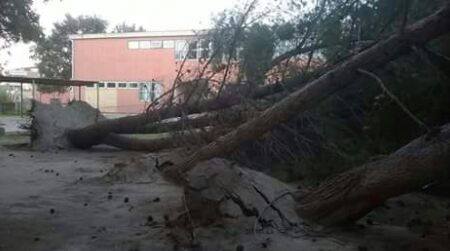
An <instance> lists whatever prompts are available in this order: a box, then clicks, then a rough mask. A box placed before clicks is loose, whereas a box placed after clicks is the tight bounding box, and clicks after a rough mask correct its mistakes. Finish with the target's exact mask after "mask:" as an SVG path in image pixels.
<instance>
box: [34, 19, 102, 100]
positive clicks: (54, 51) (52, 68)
mask: <svg viewBox="0 0 450 251" xmlns="http://www.w3.org/2000/svg"><path fill="white" fill-rule="evenodd" d="M106 27H107V22H106V21H105V20H102V19H100V18H98V17H95V16H93V17H90V16H79V17H76V18H75V17H72V16H71V15H68V14H67V15H66V18H65V19H64V20H63V21H62V22H60V23H55V24H54V28H53V30H52V34H51V35H50V36H48V37H45V38H42V39H40V40H39V41H38V42H37V45H36V47H35V48H34V57H35V58H36V59H37V60H38V61H39V63H38V68H39V72H40V73H41V75H42V76H44V77H49V78H63V79H70V77H71V72H72V66H71V61H72V46H71V42H70V40H69V35H71V34H89V33H102V32H105V31H106ZM39 91H43V92H52V91H60V92H63V91H65V87H53V86H39Z"/></svg>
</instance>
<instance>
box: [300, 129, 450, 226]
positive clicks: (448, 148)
mask: <svg viewBox="0 0 450 251" xmlns="http://www.w3.org/2000/svg"><path fill="white" fill-rule="evenodd" d="M440 129H441V131H440V132H439V133H438V134H437V135H436V136H433V137H430V135H429V134H428V135H425V136H422V137H420V138H417V139H415V140H414V141H412V142H411V143H409V144H408V145H406V146H404V147H402V148H400V149H399V150H397V151H396V152H395V153H393V154H391V155H389V156H388V157H386V158H384V159H381V160H376V161H373V162H370V163H368V164H365V165H363V166H361V167H358V168H355V169H352V170H350V171H347V172H344V173H342V174H340V175H338V176H336V177H334V178H332V179H330V180H328V181H326V182H324V183H323V184H321V185H320V186H319V187H317V188H315V189H313V190H311V191H308V192H305V193H299V194H298V198H297V201H298V206H297V213H298V214H299V215H300V216H301V217H302V218H304V219H308V220H311V221H313V222H316V223H320V224H322V225H336V224H341V223H346V222H352V221H356V220H358V219H359V218H361V217H362V216H364V215H366V214H367V213H369V212H370V211H372V210H373V209H374V208H376V207H377V206H380V205H381V204H383V202H384V201H385V200H387V199H389V198H392V197H395V196H398V195H401V194H404V193H408V192H412V191H415V190H419V189H420V188H422V187H423V186H425V185H427V184H429V183H431V182H434V181H438V180H440V179H442V180H443V179H445V178H446V177H449V174H450V124H447V125H445V126H443V127H441V128H440Z"/></svg>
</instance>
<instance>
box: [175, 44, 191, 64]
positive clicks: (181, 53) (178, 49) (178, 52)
mask: <svg viewBox="0 0 450 251" xmlns="http://www.w3.org/2000/svg"><path fill="white" fill-rule="evenodd" d="M187 46H188V45H187V42H186V41H184V40H178V41H176V43H175V58H176V59H177V60H183V59H184V57H185V55H186V53H187V48H188V47H187Z"/></svg>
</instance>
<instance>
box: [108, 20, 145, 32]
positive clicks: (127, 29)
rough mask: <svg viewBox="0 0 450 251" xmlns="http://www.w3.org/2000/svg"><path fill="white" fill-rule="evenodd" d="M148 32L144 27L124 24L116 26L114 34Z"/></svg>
mask: <svg viewBox="0 0 450 251" xmlns="http://www.w3.org/2000/svg"><path fill="white" fill-rule="evenodd" d="M144 31H146V30H145V29H144V27H142V26H137V25H136V24H127V23H126V22H122V23H120V24H118V25H116V26H114V29H113V31H112V33H125V32H144Z"/></svg>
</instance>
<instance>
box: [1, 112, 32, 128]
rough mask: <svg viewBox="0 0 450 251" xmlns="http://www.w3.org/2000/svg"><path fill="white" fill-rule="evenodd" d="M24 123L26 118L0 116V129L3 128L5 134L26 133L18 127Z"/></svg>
mask: <svg viewBox="0 0 450 251" xmlns="http://www.w3.org/2000/svg"><path fill="white" fill-rule="evenodd" d="M25 122H26V118H25V117H23V118H21V117H20V116H2V115H0V127H3V128H5V131H6V132H26V130H24V129H21V128H20V127H19V125H20V124H23V123H25Z"/></svg>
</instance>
